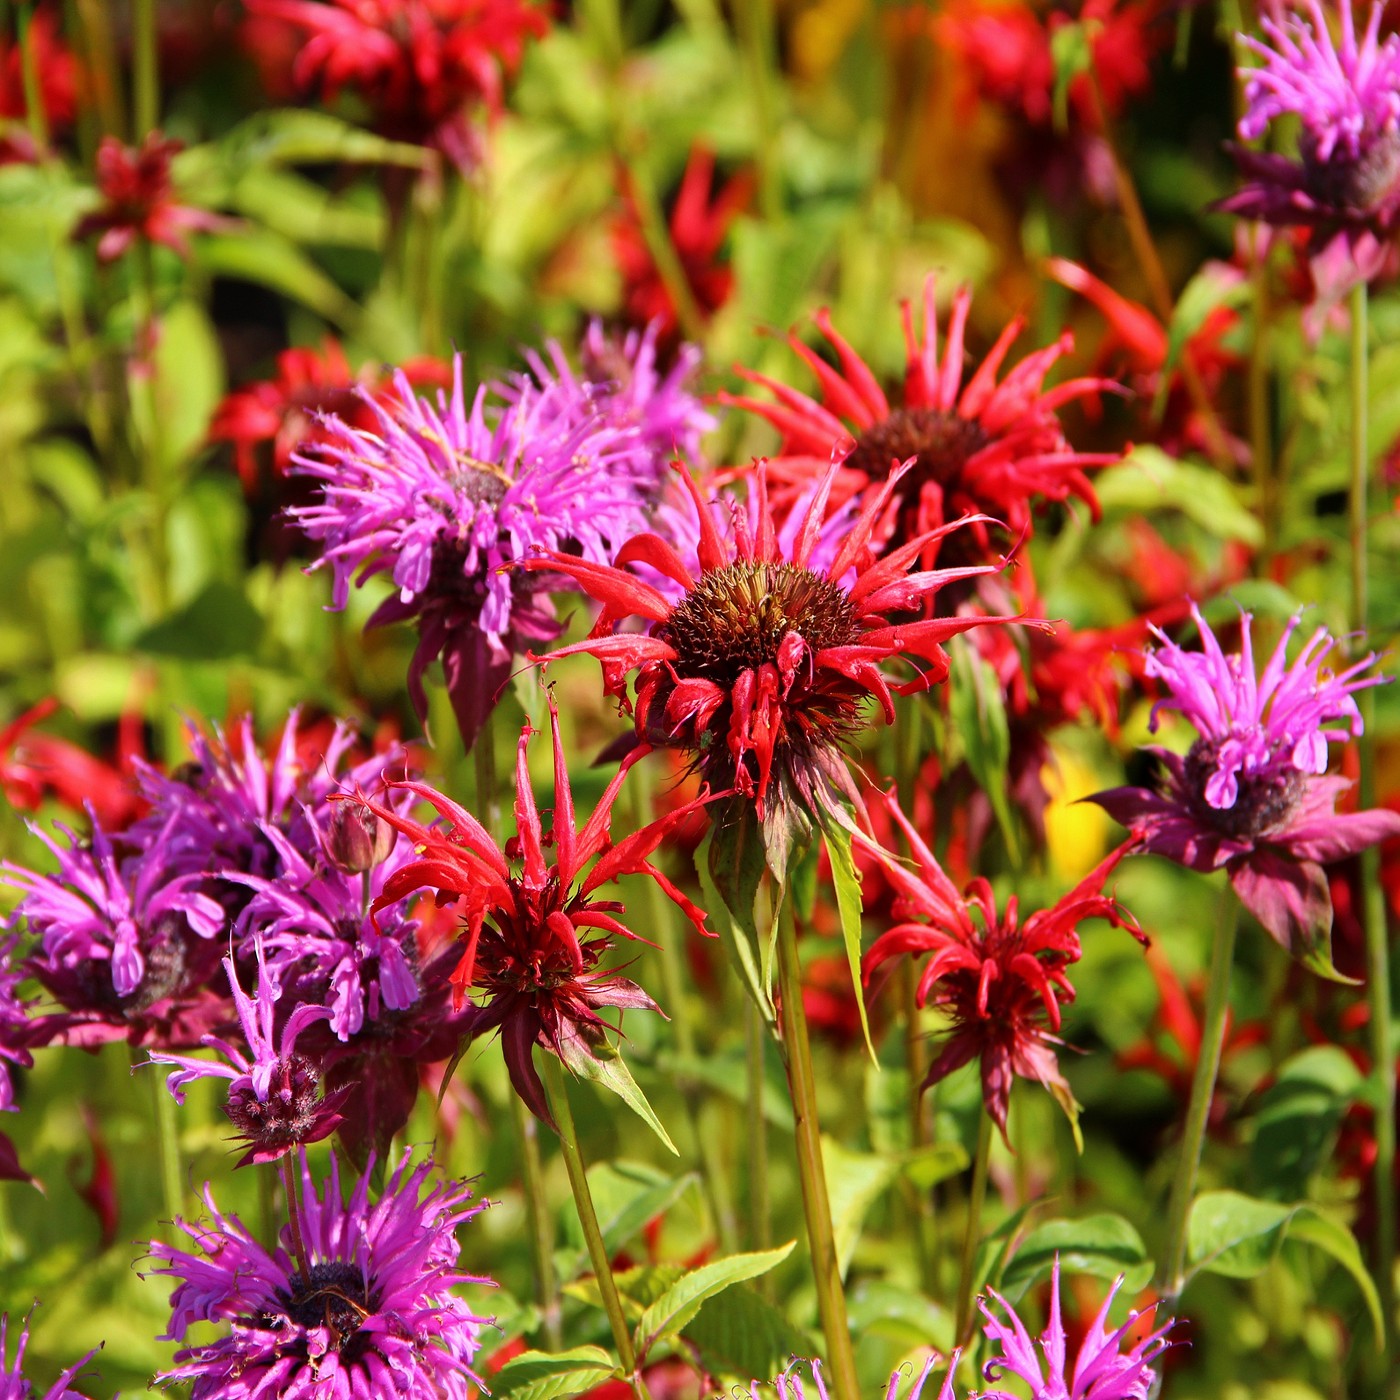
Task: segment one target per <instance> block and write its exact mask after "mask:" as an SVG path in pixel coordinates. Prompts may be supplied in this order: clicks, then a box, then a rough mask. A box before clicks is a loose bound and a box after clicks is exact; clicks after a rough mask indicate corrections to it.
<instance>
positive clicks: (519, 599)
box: [292, 357, 655, 746]
mask: <svg viewBox="0 0 1400 1400" xmlns="http://www.w3.org/2000/svg"><path fill="white" fill-rule="evenodd" d="M395 386H396V392H397V400H396V401H392V402H390V403H389V404H387V405H384V404H380V403H378V402H377V401H375V400H373V399H370V398H369V397H368V396H364V395H363V391H361V392H362V396H363V397H364V402H365V404H366V406H367V407H369V409H370V410H371V412H372V413H373V415H374V419H375V428H374V430H373V431H368V430H363V429H360V428H356V427H354V426H353V425H351V424H349V423H346V422H344V421H343V420H341V419H338V418H331V419H329V420H327V421H326V422H325V424H324V439H325V440H324V441H323V442H322V443H321V444H320V445H319V446H318V448H317V451H316V453H315V454H314V455H308V454H298V455H297V456H296V457H294V459H293V460H294V462H295V463H296V466H297V468H298V470H299V471H301V472H304V473H305V474H307V475H308V476H311V477H314V478H316V479H317V480H319V481H320V482H322V483H323V491H322V497H321V500H320V501H319V502H318V503H317V504H315V505H312V506H307V507H303V508H299V509H296V510H294V511H293V512H292V516H293V518H294V519H295V520H296V521H297V522H298V524H299V525H300V526H301V528H302V529H303V530H305V531H306V533H307V534H308V535H310V536H311V537H312V539H314V540H317V541H319V542H320V543H321V545H322V548H323V553H322V555H321V557H320V559H319V560H317V562H316V564H314V565H313V566H312V567H313V568H319V567H321V566H324V565H329V566H330V567H331V569H332V571H333V573H334V575H335V583H334V593H333V598H334V606H336V607H338V608H343V607H344V606H345V604H346V601H347V598H348V593H349V587H350V581H351V578H352V577H355V576H356V572H357V571H358V578H357V582H358V583H361V584H362V583H364V581H365V580H366V579H367V578H370V577H371V576H373V575H375V574H380V573H388V574H389V575H390V576H391V577H392V579H393V581H394V583H395V584H396V585H397V588H398V592H397V593H396V594H395V595H394V596H392V597H391V598H389V599H388V600H387V601H386V602H384V603H383V604H382V605H381V606H380V607H379V609H378V610H377V611H376V612H375V614H374V616H373V617H372V618H371V619H370V625H371V626H379V625H381V624H384V623H388V622H400V621H404V620H407V619H409V618H413V619H416V620H417V622H418V629H419V642H418V648H417V650H416V651H415V653H414V656H413V662H412V664H411V666H410V668H409V674H408V688H409V694H410V696H411V697H412V700H413V705H414V709H415V711H416V712H417V714H418V716H419V718H420V719H422V718H423V717H425V716H426V714H427V709H428V701H427V696H426V694H425V693H424V690H423V673H424V671H425V670H426V668H427V666H428V663H429V662H430V661H432V660H433V659H434V658H436V657H438V656H441V657H442V662H443V669H444V672H445V674H446V677H447V688H448V693H449V694H450V696H451V698H452V703H453V709H454V712H455V714H456V716H457V722H458V726H459V728H460V729H461V731H462V734H463V738H464V740H465V742H466V743H467V744H468V746H470V745H471V744H472V742H473V741H474V740H475V737H476V734H477V732H478V730H479V729H480V727H481V724H482V721H483V720H484V719H485V717H486V715H487V714H488V713H490V710H491V707H492V705H493V703H494V699H495V695H496V692H497V691H498V690H499V689H500V687H501V686H502V685H503V684H504V683H505V681H506V680H507V678H508V677H509V674H510V665H511V658H512V656H513V655H514V653H515V652H517V651H519V650H520V649H521V648H522V643H524V642H525V641H527V640H536V641H537V640H540V639H543V638H551V637H554V636H556V635H557V633H558V623H557V622H556V620H555V618H554V615H553V613H552V611H551V609H550V607H549V604H548V599H547V598H545V597H544V596H542V594H541V593H540V591H539V587H538V581H537V580H534V579H530V578H527V577H523V576H522V575H521V574H520V573H519V572H518V571H515V570H511V569H510V568H509V567H508V565H509V564H510V563H511V562H512V561H513V560H518V559H521V558H523V557H524V556H527V555H528V554H530V552H531V551H532V550H533V549H537V548H549V549H552V550H558V551H566V550H568V551H572V552H573V553H574V554H577V555H580V556H582V557H583V558H585V559H592V560H601V559H603V558H605V557H607V555H608V553H609V549H610V544H611V542H613V541H615V540H617V539H620V538H622V537H623V536H624V535H625V534H627V533H628V532H630V531H631V530H632V529H635V528H637V526H638V525H639V524H640V522H641V520H642V518H643V517H642V510H643V506H644V504H645V501H646V498H647V492H648V489H649V488H650V487H651V486H652V484H653V483H654V476H655V473H654V468H653V467H652V466H651V465H650V463H649V461H648V460H647V459H646V454H644V453H639V452H638V450H637V438H636V436H635V434H629V433H626V432H623V431H620V430H619V429H618V428H617V427H615V426H613V425H611V424H609V423H607V422H606V421H605V420H603V419H601V418H599V417H597V416H591V417H586V418H583V419H582V420H581V419H580V417H579V415H578V414H577V412H576V411H575V407H576V406H575V405H573V404H572V403H571V402H570V401H569V400H568V398H567V396H565V395H561V394H560V393H559V392H552V393H551V392H535V391H531V390H528V389H521V390H520V392H519V393H518V394H517V395H516V397H515V399H514V401H513V402H511V403H509V404H507V405H506V406H505V407H504V408H503V409H501V410H500V411H499V414H498V417H497V421H496V423H495V426H494V427H493V426H490V424H489V423H488V421H487V411H488V410H487V397H488V391H487V390H486V389H485V388H482V389H480V390H478V391H477V394H476V396H475V398H474V399H473V400H472V402H471V403H470V405H468V402H467V398H466V395H465V393H464V390H463V386H462V364H461V359H460V357H458V359H457V361H456V363H455V366H454V381H453V388H452V394H451V397H450V399H449V398H447V397H446V396H444V395H441V394H440V395H439V397H438V402H437V405H436V407H434V406H433V405H432V404H430V403H428V402H426V401H425V400H421V399H419V398H417V397H416V396H415V395H414V393H413V390H412V388H411V387H410V385H409V383H408V380H407V379H406V378H405V377H404V376H403V375H402V374H401V373H400V374H399V375H396V376H395Z"/></svg>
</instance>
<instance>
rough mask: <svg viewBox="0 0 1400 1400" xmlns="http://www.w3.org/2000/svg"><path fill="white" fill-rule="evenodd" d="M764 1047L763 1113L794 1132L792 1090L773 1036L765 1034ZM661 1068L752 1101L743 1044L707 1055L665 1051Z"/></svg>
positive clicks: (739, 1099)
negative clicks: (677, 1053) (688, 1054)
mask: <svg viewBox="0 0 1400 1400" xmlns="http://www.w3.org/2000/svg"><path fill="white" fill-rule="evenodd" d="M763 1050H764V1055H763V1095H762V1098H763V1116H764V1118H765V1119H766V1120H767V1121H768V1122H769V1123H771V1124H772V1125H773V1126H774V1127H775V1128H781V1129H782V1130H783V1132H785V1133H790V1132H792V1130H793V1119H792V1093H791V1090H789V1088H788V1082H787V1075H786V1074H785V1073H784V1071H783V1067H782V1062H781V1061H780V1060H779V1058H778V1056H777V1053H776V1051H775V1050H774V1045H773V1039H772V1037H771V1036H765V1037H764V1045H763ZM657 1068H658V1069H659V1070H661V1071H662V1073H664V1074H668V1075H670V1076H672V1077H673V1078H675V1079H678V1080H686V1079H689V1080H692V1081H694V1082H695V1083H697V1084H704V1085H705V1086H706V1087H707V1088H710V1089H714V1090H717V1091H718V1092H719V1093H721V1094H724V1095H726V1096H727V1097H728V1098H731V1099H733V1100H734V1102H735V1103H742V1104H746V1103H748V1100H749V1083H748V1052H747V1051H746V1050H745V1049H744V1047H743V1046H724V1047H721V1048H719V1049H717V1050H715V1051H713V1052H712V1053H710V1054H707V1055H691V1056H684V1055H675V1054H671V1053H668V1052H663V1053H662V1054H661V1055H659V1056H658V1057H657Z"/></svg>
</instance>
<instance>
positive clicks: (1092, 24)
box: [1050, 20, 1101, 131]
mask: <svg viewBox="0 0 1400 1400" xmlns="http://www.w3.org/2000/svg"><path fill="white" fill-rule="evenodd" d="M1099 28H1101V24H1100V22H1099V21H1097V20H1075V21H1073V22H1072V23H1069V24H1063V25H1061V26H1060V27H1059V28H1058V29H1056V30H1054V31H1053V32H1052V33H1051V35H1050V60H1051V62H1052V63H1053V65H1054V69H1055V91H1054V94H1053V97H1052V108H1053V115H1054V118H1055V129H1056V130H1057V131H1065V130H1066V129H1067V128H1068V126H1069V89H1070V84H1071V83H1072V82H1073V81H1074V80H1075V79H1076V78H1077V77H1079V75H1080V74H1081V73H1087V72H1089V71H1090V69H1092V68H1093V66H1094V32H1095V30H1097V29H1099Z"/></svg>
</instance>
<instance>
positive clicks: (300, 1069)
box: [150, 939, 344, 1167]
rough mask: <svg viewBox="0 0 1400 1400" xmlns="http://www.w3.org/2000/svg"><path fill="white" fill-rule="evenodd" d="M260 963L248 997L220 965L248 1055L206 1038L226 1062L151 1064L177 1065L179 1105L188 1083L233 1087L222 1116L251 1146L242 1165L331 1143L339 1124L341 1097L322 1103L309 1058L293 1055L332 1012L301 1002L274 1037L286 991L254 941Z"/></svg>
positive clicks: (180, 1058)
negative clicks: (211, 1082)
mask: <svg viewBox="0 0 1400 1400" xmlns="http://www.w3.org/2000/svg"><path fill="white" fill-rule="evenodd" d="M257 958H258V990H257V995H256V996H255V997H251V998H250V997H249V996H248V994H247V993H246V992H245V991H244V990H243V988H242V987H241V986H239V983H238V973H237V970H236V969H235V967H234V963H233V959H232V958H225V959H224V960H223V965H224V973H225V975H226V976H227V977H228V983H229V987H230V989H231V990H232V992H233V1004H234V1006H235V1007H236V1008H237V1011H238V1021H239V1025H240V1026H241V1027H242V1030H243V1039H244V1043H245V1044H246V1046H247V1049H248V1053H247V1054H246V1055H245V1054H244V1052H243V1050H242V1049H241V1048H239V1047H238V1046H236V1045H232V1044H230V1043H229V1042H228V1041H227V1040H223V1039H221V1038H220V1037H218V1036H215V1035H206V1036H205V1037H204V1044H205V1045H206V1046H208V1047H209V1048H211V1049H213V1050H217V1051H218V1052H219V1053H220V1054H221V1055H223V1057H224V1058H225V1059H226V1060H227V1061H228V1063H227V1064H219V1063H217V1062H216V1061H213V1060H195V1059H191V1058H190V1057H189V1056H187V1055H171V1054H167V1053H165V1052H163V1051H159V1050H157V1051H152V1052H151V1060H150V1062H151V1063H152V1064H165V1065H176V1066H178V1068H177V1069H176V1070H175V1072H174V1073H173V1074H171V1075H169V1076H168V1077H167V1079H166V1084H167V1087H168V1088H169V1090H170V1092H171V1094H172V1095H173V1096H174V1098H175V1101H176V1103H184V1101H185V1085H187V1084H189V1083H191V1082H193V1081H194V1080H196V1079H206V1078H216V1079H227V1080H229V1081H230V1082H229V1088H228V1102H227V1103H226V1104H225V1105H224V1112H225V1113H227V1114H228V1116H229V1119H230V1121H231V1122H232V1123H233V1126H234V1127H235V1128H236V1129H238V1135H239V1137H241V1138H242V1139H243V1140H244V1141H245V1142H248V1143H250V1144H251V1146H250V1147H249V1149H248V1151H247V1152H246V1153H245V1154H244V1156H243V1159H242V1160H241V1161H240V1162H239V1163H238V1165H239V1166H240V1167H245V1166H248V1165H249V1164H250V1163H252V1162H271V1161H275V1160H276V1159H277V1158H278V1157H282V1156H285V1155H286V1154H287V1153H288V1152H290V1151H291V1150H292V1149H293V1148H294V1147H300V1146H304V1145H305V1144H306V1143H309V1142H320V1141H321V1139H322V1138H324V1137H329V1136H330V1134H331V1133H332V1132H334V1131H335V1129H336V1127H337V1125H338V1124H339V1123H340V1115H339V1114H338V1113H337V1112H336V1107H337V1103H338V1101H339V1100H340V1099H343V1098H344V1094H340V1095H338V1096H337V1097H336V1099H334V1100H327V1099H323V1098H322V1097H321V1095H320V1093H319V1092H318V1090H319V1086H320V1080H321V1076H320V1072H319V1071H318V1070H317V1068H316V1066H315V1065H314V1064H312V1062H311V1061H310V1060H308V1059H307V1058H306V1056H304V1055H298V1054H297V1053H296V1041H297V1036H298V1035H300V1034H301V1032H302V1031H303V1030H305V1028H306V1027H307V1026H308V1025H310V1024H311V1023H312V1022H315V1021H323V1020H327V1019H329V1017H330V1014H331V1013H330V1011H329V1009H328V1008H327V1007H324V1006H312V1005H310V1004H308V1003H306V1002H302V1003H300V1004H298V1005H297V1006H295V1007H293V1009H292V1011H291V1014H290V1015H289V1016H287V1017H285V1018H284V1021H283V1025H282V1032H281V1035H280V1036H278V1035H275V1034H274V1031H273V1017H274V1015H275V1013H276V1007H277V1002H278V1001H279V999H280V998H281V995H282V989H281V987H280V986H279V985H278V984H277V981H276V979H275V978H274V977H273V976H272V975H271V973H270V972H269V969H268V966H267V961H266V959H265V958H264V956H263V945H262V940H261V939H259V940H258V942H257Z"/></svg>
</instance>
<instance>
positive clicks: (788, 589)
mask: <svg viewBox="0 0 1400 1400" xmlns="http://www.w3.org/2000/svg"><path fill="white" fill-rule="evenodd" d="M789 632H796V633H798V635H799V636H801V637H802V639H803V641H805V642H806V644H807V646H808V648H809V649H810V650H811V651H814V652H815V651H821V650H823V649H824V648H826V647H839V646H849V645H851V644H852V643H853V642H856V641H858V640H859V638H860V634H861V629H860V624H859V622H857V620H856V611H855V606H854V604H852V602H851V598H850V595H849V594H848V593H847V592H846V590H845V589H844V588H842V587H841V586H840V585H839V584H837V583H833V582H832V581H831V580H830V579H827V578H823V577H822V576H821V575H820V574H816V573H813V572H812V570H811V569H804V568H801V567H799V566H798V565H796V564H787V563H780V564H768V563H763V562H760V561H753V560H749V561H744V562H741V563H736V564H730V565H727V566H726V567H725V568H723V569H716V570H715V571H714V572H713V573H709V574H705V575H704V576H703V577H702V578H701V579H700V582H699V583H698V584H697V585H696V586H695V587H694V588H693V589H692V590H691V591H690V592H689V593H687V594H686V596H685V600H684V601H683V602H682V603H681V604H680V605H679V606H678V607H677V608H676V609H675V610H674V611H673V612H672V613H671V616H670V617H669V618H668V619H667V621H666V623H665V625H664V627H662V628H660V629H658V633H657V635H658V636H661V637H663V638H664V640H665V641H667V642H668V643H669V644H670V645H671V646H672V647H673V648H674V649H675V652H676V660H675V663H674V665H675V671H676V674H677V675H678V676H681V677H682V678H686V677H699V678H701V679H704V680H707V681H711V682H713V683H714V684H715V685H717V686H719V687H720V688H721V689H723V690H729V689H730V688H732V687H733V685H734V683H735V682H736V681H737V680H738V679H739V677H740V676H741V675H743V674H744V672H745V671H755V670H757V669H758V668H759V667H761V666H763V665H765V664H766V665H772V666H776V665H777V661H778V647H779V645H780V644H781V643H782V640H783V638H784V637H785V636H787V634H788V633H789Z"/></svg>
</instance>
